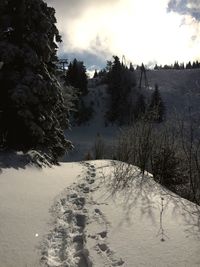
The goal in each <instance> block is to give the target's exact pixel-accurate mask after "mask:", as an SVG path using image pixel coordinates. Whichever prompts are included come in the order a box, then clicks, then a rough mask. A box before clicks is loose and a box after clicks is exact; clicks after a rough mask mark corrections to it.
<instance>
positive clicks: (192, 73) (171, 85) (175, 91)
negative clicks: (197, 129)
mask: <svg viewBox="0 0 200 267" xmlns="http://www.w3.org/2000/svg"><path fill="white" fill-rule="evenodd" d="M136 76H137V80H138V81H139V78H140V72H139V71H136ZM147 79H148V83H149V89H150V91H149V90H145V91H146V92H147V93H151V90H152V89H154V86H155V84H158V86H159V90H160V92H161V94H162V96H163V99H164V101H165V105H166V107H167V115H168V116H170V115H174V113H175V112H177V113H178V114H179V113H182V114H185V113H186V114H188V109H189V108H190V109H191V111H192V112H193V114H198V117H199V116H200V115H199V114H200V105H199V103H200V70H199V69H185V70H148V71H147ZM142 86H144V81H143V82H142Z"/></svg>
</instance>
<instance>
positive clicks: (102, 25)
mask: <svg viewBox="0 0 200 267" xmlns="http://www.w3.org/2000/svg"><path fill="white" fill-rule="evenodd" d="M53 2H55V1H53ZM53 2H52V3H53ZM69 2H70V1H66V2H65V3H66V4H67V3H68V4H69ZM83 2H84V1H83ZM85 2H87V4H85V5H83V6H82V9H81V12H79V14H78V15H77V16H76V15H74V16H73V17H68V16H67V8H66V14H65V16H64V13H63V11H62V9H60V10H59V9H58V10H57V9H56V10H57V19H58V28H59V30H60V31H61V34H62V36H63V41H64V42H63V45H62V47H61V50H60V53H63V52H65V51H66V52H76V51H90V52H91V53H93V54H95V53H97V54H99V56H101V55H103V56H104V57H105V55H107V57H108V58H107V59H109V57H110V56H111V55H112V54H117V55H119V56H120V57H121V56H122V55H125V56H126V58H127V59H128V60H130V61H132V62H133V63H135V64H140V63H141V62H145V63H148V62H158V63H159V64H165V63H166V64H170V63H173V62H174V61H175V60H179V61H185V62H186V61H189V60H195V59H199V58H200V57H199V55H200V53H199V52H200V35H199V33H200V22H199V21H197V20H196V19H195V18H193V17H192V16H191V15H190V14H178V13H175V12H172V11H171V12H167V6H168V3H169V0H118V1H117V0H116V1H108V2H107V4H105V5H103V4H101V5H100V4H98V1H96V2H95V1H93V4H90V2H91V1H90V0H88V1H85ZM94 2H95V4H94ZM91 3H92V2H91ZM71 4H72V5H73V2H71ZM54 6H55V8H56V3H55V5H54ZM63 6H64V1H63Z"/></svg>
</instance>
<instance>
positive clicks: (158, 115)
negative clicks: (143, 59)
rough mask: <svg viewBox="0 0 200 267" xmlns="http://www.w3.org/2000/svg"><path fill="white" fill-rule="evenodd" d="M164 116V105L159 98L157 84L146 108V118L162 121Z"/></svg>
mask: <svg viewBox="0 0 200 267" xmlns="http://www.w3.org/2000/svg"><path fill="white" fill-rule="evenodd" d="M164 116H165V106H164V102H163V100H162V98H161V95H160V91H159V89H158V85H157V84H156V85H155V90H154V92H153V93H152V95H151V101H150V105H149V110H148V118H149V119H150V120H151V121H154V122H158V123H160V122H162V121H163V120H164Z"/></svg>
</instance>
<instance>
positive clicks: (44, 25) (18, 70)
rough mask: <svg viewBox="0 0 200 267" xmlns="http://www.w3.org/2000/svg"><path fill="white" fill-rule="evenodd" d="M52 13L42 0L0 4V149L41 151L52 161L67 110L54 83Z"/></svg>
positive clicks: (64, 145)
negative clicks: (0, 147)
mask: <svg viewBox="0 0 200 267" xmlns="http://www.w3.org/2000/svg"><path fill="white" fill-rule="evenodd" d="M55 23H56V18H55V10H54V9H53V8H51V7H48V6H47V4H46V3H44V2H43V1H42V0H15V1H13V0H1V2H0V62H3V66H2V68H1V70H0V86H1V90H0V125H1V128H0V143H1V146H2V147H3V148H11V149H17V150H23V151H27V150H29V149H35V150H40V151H45V152H46V153H47V154H48V155H50V156H52V157H53V159H56V158H57V156H60V155H61V154H63V153H64V151H65V150H66V149H68V148H69V147H70V146H71V143H70V142H69V141H67V140H66V139H65V136H64V129H66V128H67V127H68V120H67V111H68V109H67V107H66V106H65V105H64V101H63V96H62V93H61V86H60V84H59V82H58V81H57V79H56V76H55V74H56V64H55V63H56V61H57V57H56V51H57V45H56V42H60V41H61V37H60V35H59V32H58V30H57V28H56V26H55Z"/></svg>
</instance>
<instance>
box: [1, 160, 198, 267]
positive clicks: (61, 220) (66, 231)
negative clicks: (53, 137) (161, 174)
mask: <svg viewBox="0 0 200 267" xmlns="http://www.w3.org/2000/svg"><path fill="white" fill-rule="evenodd" d="M120 164H122V163H120V162H113V161H109V160H99V161H88V162H80V163H62V164H61V166H56V167H53V168H44V169H37V168H34V167H31V166H28V167H25V168H24V169H23V168H20V169H14V168H12V167H9V168H3V169H2V173H1V175H0V212H1V216H0V225H1V228H0V258H1V266H4V267H14V266H39V263H40V260H41V265H45V264H46V266H51V267H53V266H70V267H76V266H81V267H88V266H89V267H90V266H95V267H104V266H127V267H132V266H148V267H149V266H163V267H165V266H166V267H167V266H171V267H172V266H180V267H182V266H186V267H193V266H199V265H200V255H199V246H200V229H199V227H200V225H199V214H200V211H199V208H200V207H198V206H196V205H194V204H193V203H190V202H189V201H187V200H184V199H182V198H180V197H178V196H176V195H175V194H173V193H171V192H170V191H167V190H166V189H164V188H163V187H161V186H160V185H158V184H157V183H155V182H154V181H153V179H152V177H151V175H150V174H148V173H147V174H145V176H144V177H142V176H141V175H140V173H139V170H138V168H136V167H133V166H132V167H131V170H132V172H131V174H132V175H131V176H130V177H131V179H130V180H129V183H128V187H125V188H123V186H121V184H120V183H116V180H115V179H114V176H113V174H114V173H115V171H116V168H118V167H120V166H121V165H120ZM129 173H130V172H129Z"/></svg>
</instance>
